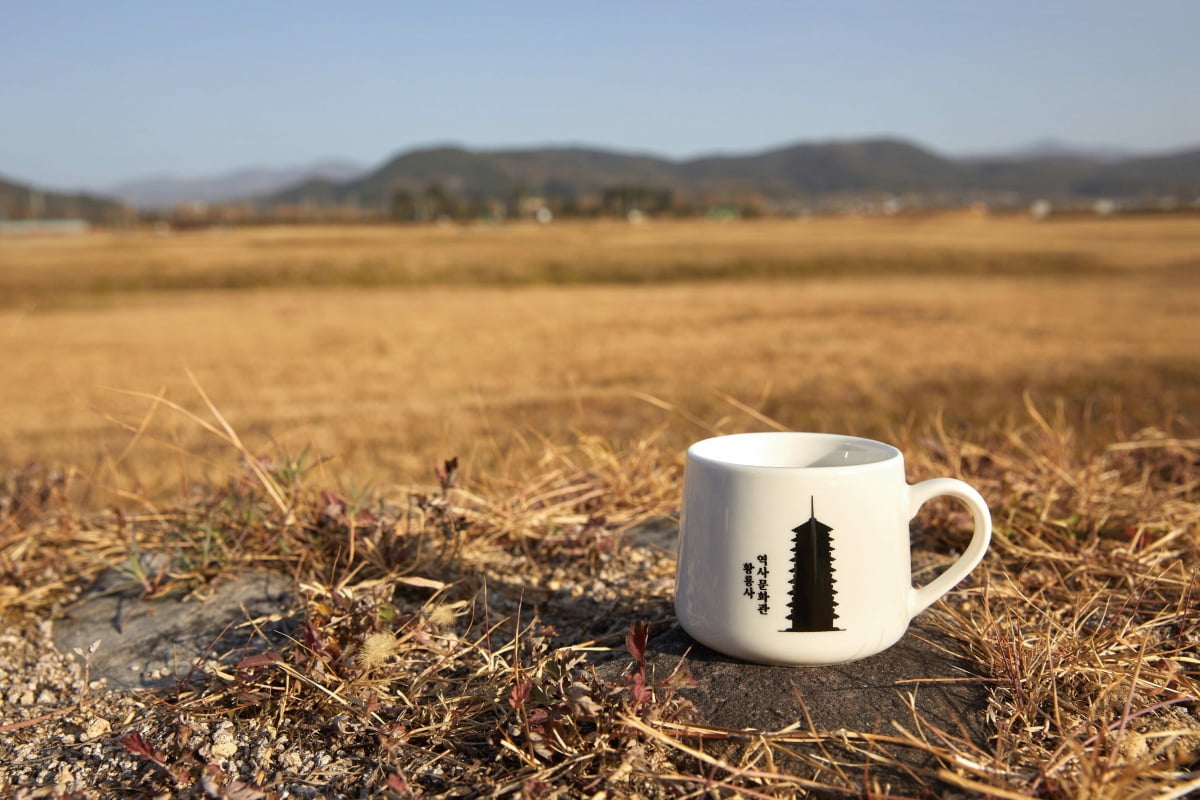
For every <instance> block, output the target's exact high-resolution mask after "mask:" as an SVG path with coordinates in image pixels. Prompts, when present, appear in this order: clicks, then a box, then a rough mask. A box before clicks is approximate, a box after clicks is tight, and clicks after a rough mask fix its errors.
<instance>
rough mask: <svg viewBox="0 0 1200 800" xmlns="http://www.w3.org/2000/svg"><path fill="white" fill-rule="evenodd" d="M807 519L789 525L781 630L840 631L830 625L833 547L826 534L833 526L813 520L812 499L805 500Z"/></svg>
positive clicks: (815, 514) (832, 607)
mask: <svg viewBox="0 0 1200 800" xmlns="http://www.w3.org/2000/svg"><path fill="white" fill-rule="evenodd" d="M809 507H810V509H811V511H810V513H809V517H808V521H807V522H804V523H801V524H800V525H797V526H796V527H795V528H792V533H793V534H795V536H793V537H792V579H791V580H790V581H788V582H789V583H790V584H791V585H792V588H791V591H790V592H789V596H790V601H789V602H788V608H789V609H790V610H791V613H790V614H788V616H787V618H788V619H789V620H791V623H792V624H791V626H790V627H788V628H785V629H784V630H785V631H792V632H813V631H840V630H842V628H839V627H837V626H836V625H834V624H833V621H834V620H835V619H836V618H837V613H836V612H835V611H834V608H836V607H837V601H836V600H834V599H833V596H834V595H835V594H837V590H836V589H834V588H833V584H834V582H835V581H834V578H833V546H832V545H831V544H830V540H829V533H830V531H832V530H833V528H831V527H829V526H828V525H826V524H825V523H823V522H821V521H820V520H818V519H817V512H816V498H811V499H810V501H809Z"/></svg>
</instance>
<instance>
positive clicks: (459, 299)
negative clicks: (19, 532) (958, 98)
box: [0, 218, 1200, 499]
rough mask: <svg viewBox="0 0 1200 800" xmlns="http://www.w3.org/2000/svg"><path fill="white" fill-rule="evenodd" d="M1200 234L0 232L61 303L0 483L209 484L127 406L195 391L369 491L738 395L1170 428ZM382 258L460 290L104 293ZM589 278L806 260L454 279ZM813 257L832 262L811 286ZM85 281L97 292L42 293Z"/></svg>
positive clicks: (171, 430)
mask: <svg viewBox="0 0 1200 800" xmlns="http://www.w3.org/2000/svg"><path fill="white" fill-rule="evenodd" d="M1197 237H1200V222H1198V221H1197V220H1193V219H1190V218H1179V219H1175V220H1169V219H1168V220H1136V219H1135V220H1115V221H1080V222H1062V223H1052V224H1045V225H1036V224H1033V223H1029V222H1027V221H1024V220H1018V219H1000V220H971V219H965V218H933V219H921V220H883V221H863V220H842V221H838V220H830V221H824V220H821V221H813V222H809V223H801V222H787V223H784V222H762V223H753V224H745V225H729V224H706V223H690V224H682V223H671V224H663V225H658V224H655V225H647V226H643V227H640V228H639V227H635V226H616V225H612V224H597V225H571V226H561V227H558V226H551V227H550V228H548V229H541V228H534V227H521V226H516V227H512V228H489V229H482V230H478V231H476V230H474V229H459V228H453V229H438V228H431V229H429V228H417V229H400V230H393V229H379V228H350V229H332V230H322V229H316V230H309V229H295V230H292V229H280V230H270V231H258V230H251V231H246V232H232V233H212V234H188V235H180V236H177V237H154V236H152V235H149V234H136V235H135V234H98V235H97V236H96V237H81V238H77V239H58V240H47V239H30V240H4V241H0V277H2V278H3V279H5V280H9V281H10V282H16V283H22V282H24V283H23V285H25V286H26V288H27V289H28V288H29V287H31V286H32V287H33V288H31V289H29V291H30V292H32V293H33V294H32V295H31V296H35V297H37V298H40V299H38V301H37V302H43V303H45V304H48V307H46V308H39V307H10V308H8V309H6V310H0V347H3V349H4V351H5V353H6V354H7V356H6V357H7V362H8V371H9V373H10V374H12V375H16V376H19V380H18V381H16V382H8V383H6V385H5V386H4V388H3V389H2V390H0V409H3V413H4V418H5V425H4V426H3V428H2V429H0V466H20V465H23V464H25V463H27V462H28V461H30V460H34V459H39V460H44V461H48V462H54V463H63V462H68V463H73V464H75V465H76V466H77V467H78V468H79V469H80V470H81V471H82V472H83V473H85V474H87V475H89V476H94V477H95V478H96V480H97V481H98V482H99V484H100V486H101V489H98V491H101V490H102V491H103V494H104V495H105V496H107V495H108V494H109V493H110V490H111V489H112V488H117V489H120V490H122V491H127V492H132V493H135V494H140V495H146V496H149V497H151V498H155V499H158V498H161V497H162V493H163V492H164V491H165V490H167V489H168V488H176V487H180V486H186V485H188V483H190V481H191V480H193V479H200V480H201V481H203V480H205V479H208V478H211V474H205V473H203V472H202V473H200V474H194V473H193V472H189V473H187V474H181V469H182V467H181V466H180V464H179V461H178V459H177V458H176V457H175V456H174V455H173V453H174V452H176V450H179V449H182V450H184V451H187V452H192V453H197V452H199V453H209V452H215V451H213V450H211V449H210V445H209V443H208V442H207V441H206V440H205V439H204V438H200V437H197V436H196V432H195V430H194V429H191V428H189V427H187V426H180V425H178V424H177V423H176V422H175V421H173V420H171V419H170V418H169V417H168V418H161V419H160V418H158V417H156V418H155V419H154V420H152V421H151V424H149V426H148V427H147V429H146V430H145V431H144V432H143V435H144V437H145V438H146V439H147V440H149V439H155V440H159V441H161V442H164V444H163V446H160V447H152V446H147V445H143V446H140V447H135V448H132V449H129V448H128V445H129V442H130V437H131V434H132V433H133V432H134V431H137V430H139V428H140V427H141V426H142V423H143V421H144V418H145V415H146V413H147V409H148V408H150V406H151V404H150V403H148V402H147V401H146V400H145V398H137V397H133V398H131V397H126V396H122V395H119V394H117V393H116V392H114V391H111V390H110V389H117V390H130V391H135V392H141V393H145V394H150V395H157V394H159V393H160V392H165V396H166V397H168V398H170V399H174V400H177V401H179V402H188V403H193V405H192V406H191V407H192V408H193V409H195V408H197V406H196V405H195V404H194V402H193V399H192V395H191V393H190V390H189V388H188V385H187V378H186V371H187V370H191V371H192V372H193V373H194V374H195V375H196V376H197V377H198V378H199V380H200V382H201V383H202V385H204V386H205V387H206V388H207V390H208V391H209V392H210V393H211V394H212V396H213V397H214V399H215V400H216V401H217V402H218V403H219V404H220V406H221V408H222V409H223V410H224V412H225V413H226V414H227V415H228V416H229V418H230V420H231V421H232V422H233V423H234V424H235V425H236V426H237V427H238V429H239V430H241V431H242V432H243V434H244V435H245V436H246V437H247V439H248V441H250V442H252V443H253V444H254V445H255V449H256V451H258V452H262V451H264V450H266V449H268V448H270V447H272V445H271V443H270V442H271V441H272V440H273V441H275V442H277V443H278V445H279V447H280V448H282V450H283V451H285V452H286V453H291V454H293V455H294V454H296V453H298V452H299V451H301V450H302V449H304V448H305V447H306V446H307V447H311V452H312V453H313V454H314V456H319V457H336V458H337V459H338V463H337V464H336V465H333V466H331V469H333V470H335V472H336V474H338V475H340V476H342V477H343V478H345V479H347V480H349V479H351V478H352V479H353V480H356V481H358V482H359V483H360V484H379V483H395V482H399V483H409V482H412V481H414V480H424V478H425V476H427V475H428V474H429V470H430V465H431V464H433V463H435V462H436V460H437V459H439V458H443V457H446V456H448V455H459V456H461V457H462V459H463V462H464V465H465V466H464V469H466V470H468V471H469V472H479V473H480V474H495V473H497V472H510V471H512V470H514V469H515V470H518V471H519V469H521V468H524V467H527V466H529V465H530V464H531V463H532V462H533V461H534V460H536V457H537V455H538V454H539V453H540V449H541V447H540V442H539V441H538V438H539V437H541V436H549V437H551V438H552V439H555V440H561V439H562V438H563V437H564V436H569V435H570V434H571V432H572V431H577V430H582V431H586V432H588V433H594V434H599V435H603V436H606V437H608V438H611V439H613V440H614V441H617V442H621V441H629V440H632V439H636V438H638V437H640V436H642V435H644V434H645V432H646V431H647V430H649V429H653V428H655V427H656V426H659V425H664V424H666V423H668V422H670V421H672V420H676V422H677V420H678V417H677V416H675V415H672V414H666V413H664V412H663V411H662V409H661V408H659V407H657V406H655V405H653V404H650V403H648V402H646V401H644V400H642V399H637V398H639V397H647V396H648V397H652V398H658V399H660V400H662V401H665V402H666V403H667V404H669V405H670V406H671V407H673V408H676V409H679V410H681V411H682V412H684V413H686V414H688V415H691V416H694V417H698V418H701V419H703V420H705V422H706V423H707V424H716V425H721V424H742V423H743V422H744V421H745V420H747V419H748V417H746V416H745V415H744V414H743V413H741V412H740V411H738V410H737V409H736V408H735V406H734V405H731V404H730V403H729V402H726V401H725V400H724V399H722V396H723V395H730V396H732V397H733V398H735V399H736V400H737V401H739V402H741V403H744V404H748V405H749V406H752V407H754V408H757V409H760V410H762V411H764V412H765V413H768V414H769V415H771V416H772V417H775V418H777V419H780V420H781V421H782V422H783V423H784V424H787V425H789V426H791V427H795V428H815V427H823V428H838V429H842V430H852V431H855V432H863V433H868V434H878V435H884V434H886V433H887V431H886V430H883V429H882V428H883V427H884V424H881V421H883V423H886V424H895V423H896V422H900V423H901V424H902V423H903V420H904V419H905V418H906V417H907V416H908V415H909V414H915V415H917V416H927V415H929V414H932V413H935V412H937V411H938V410H939V409H942V410H944V411H945V413H946V414H948V415H949V419H950V421H951V423H952V424H958V423H964V424H970V425H980V424H988V422H989V421H990V420H998V421H1003V418H1004V416H1005V415H1006V414H1007V413H1008V412H1009V409H1010V408H1011V406H1012V398H1013V397H1015V396H1019V395H1020V393H1021V391H1022V390H1026V389H1029V390H1033V391H1035V392H1041V391H1042V390H1045V392H1046V393H1048V394H1060V395H1066V396H1071V397H1078V398H1084V397H1087V398H1091V399H1092V400H1093V401H1094V402H1097V403H1098V404H1099V405H1100V406H1101V407H1103V408H1106V409H1107V407H1108V406H1110V405H1111V404H1112V403H1114V402H1117V401H1118V400H1119V401H1121V402H1124V403H1125V405H1126V408H1125V411H1126V413H1127V414H1129V415H1130V417H1131V418H1132V419H1133V420H1134V421H1135V422H1138V423H1141V424H1150V423H1158V422H1160V420H1159V419H1158V417H1157V416H1156V415H1157V414H1158V413H1160V411H1161V410H1162V409H1163V408H1166V409H1167V410H1168V411H1169V409H1170V406H1171V402H1172V400H1173V401H1174V403H1175V405H1176V406H1181V405H1187V404H1188V403H1190V402H1192V401H1194V400H1196V399H1197V398H1198V397H1200V387H1198V385H1197V380H1196V376H1197V374H1198V372H1200V371H1198V370H1197V355H1196V354H1197V353H1200V334H1198V333H1197V325H1196V321H1197V314H1196V309H1197V308H1198V307H1200V279H1198V278H1197V272H1196V271H1195V270H1194V269H1188V268H1186V267H1185V266H1179V265H1180V264H1186V263H1189V261H1188V260H1189V258H1190V259H1192V260H1193V261H1192V263H1194V259H1196V258H1200V241H1197ZM126 250H128V253H126ZM375 250H377V251H379V252H384V253H390V254H391V256H390V257H392V258H395V259H399V260H401V261H405V263H407V260H412V261H413V262H414V263H416V262H420V263H426V262H428V263H435V262H436V263H438V264H441V265H442V266H443V267H444V269H445V271H446V274H447V275H454V276H457V277H456V278H453V279H452V278H448V277H445V275H443V278H441V279H438V281H434V285H425V286H420V287H414V286H404V285H391V286H385V287H382V288H375V289H372V290H364V289H361V288H357V289H356V288H349V287H347V286H345V285H333V286H329V287H326V288H321V289H317V288H313V287H306V286H295V285H287V286H280V287H274V288H260V289H256V290H248V291H211V290H195V289H187V290H179V291H158V292H148V291H147V292H143V291H136V292H113V293H108V294H104V293H99V294H97V293H95V292H87V291H84V290H85V289H86V288H87V287H88V286H89V285H91V283H92V282H94V281H95V280H101V279H103V280H108V279H110V278H112V279H114V280H115V277H114V276H117V275H119V274H121V270H123V269H127V270H129V271H130V272H129V274H130V275H138V274H141V273H143V272H147V271H149V272H154V271H155V270H156V269H159V267H156V266H155V265H156V264H163V265H168V266H162V267H161V269H163V270H167V271H169V272H170V271H176V270H177V271H179V273H180V274H183V275H191V274H195V275H199V276H202V277H203V276H209V277H214V276H220V275H222V274H225V273H230V274H232V273H233V272H239V271H243V270H244V271H248V272H250V273H254V272H255V271H256V270H260V269H268V268H270V265H271V264H276V263H278V264H283V265H285V266H286V268H287V269H288V270H294V271H297V274H298V272H299V271H302V270H303V269H304V264H306V263H310V262H311V263H322V259H324V258H326V257H328V258H330V259H334V261H332V262H330V263H331V264H334V266H331V267H330V270H331V274H332V275H333V276H334V277H333V278H331V279H330V280H331V282H332V283H334V284H337V283H338V280H340V279H337V278H336V276H337V275H338V274H339V273H338V271H337V270H338V267H337V266H336V264H338V263H342V261H345V262H346V263H350V262H352V261H353V260H354V259H359V258H369V257H370V256H369V255H365V254H369V253H371V252H374V251H375ZM864 253H868V254H870V256H869V257H868V256H864V255H862V254H864ZM123 254H124V255H123ZM1138 254H1141V256H1142V260H1140V261H1139V260H1138V259H1137V258H1136V257H1135V256H1136V255H1138ZM589 257H590V258H591V259H592V260H593V261H594V262H595V263H596V264H598V265H600V266H597V267H596V269H597V270H599V272H597V275H601V276H603V275H607V276H609V277H611V275H612V271H613V270H616V271H617V272H620V271H622V270H625V271H639V270H646V269H649V268H651V266H652V265H654V264H660V263H671V264H676V265H683V266H684V267H687V269H686V270H685V274H694V273H695V272H697V271H701V272H702V271H703V270H704V269H705V265H706V264H707V265H714V264H716V265H720V264H724V265H725V266H726V267H729V271H728V273H722V274H736V273H737V271H738V269H741V267H739V266H738V265H739V264H743V265H753V264H761V263H779V264H783V263H785V262H786V261H787V259H788V258H791V259H793V261H795V262H796V263H797V264H799V265H800V267H797V269H798V270H800V271H799V272H796V273H792V274H790V276H787V273H786V271H784V273H781V274H782V275H784V276H781V277H774V278H763V277H754V276H755V275H756V274H757V273H755V271H754V270H753V269H751V268H750V267H746V268H745V270H746V274H749V275H750V276H751V277H744V276H743V277H742V278H741V279H737V280H734V279H732V278H729V279H726V280H721V281H660V282H657V283H649V284H642V285H636V286H635V285H619V286H613V285H603V284H600V285H598V284H596V283H588V282H586V281H585V282H582V283H578V284H574V285H568V286H561V285H560V286H521V287H507V288H501V287H495V286H491V287H489V286H479V285H464V284H463V283H461V282H460V283H455V281H466V282H467V283H468V284H469V283H470V281H471V280H474V279H472V278H470V275H469V270H468V274H467V275H466V276H464V275H462V274H459V273H458V272H456V270H460V269H466V268H467V267H469V265H470V264H471V263H477V262H478V263H482V261H481V259H482V260H486V261H487V262H488V263H491V264H494V265H497V269H502V270H504V271H506V272H507V273H511V274H512V275H514V276H524V278H523V280H536V279H537V278H538V276H539V275H541V274H542V271H543V270H542V268H543V267H545V265H546V264H551V263H560V262H561V263H568V262H567V260H568V259H571V258H579V259H581V260H586V259H587V258H589ZM819 258H825V259H827V263H826V266H825V267H822V268H821V269H818V270H815V271H811V270H810V271H807V272H806V271H804V270H805V269H807V268H805V267H804V265H805V264H810V263H812V260H813V259H818V260H819ZM337 259H341V260H342V261H338V260H337ZM588 263H590V262H588ZM872 264H873V265H874V267H872V268H869V269H868V268H866V267H867V266H870V265H872ZM1064 264H1073V265H1075V267H1072V268H1070V269H1065V268H1064V267H1063V265H1064ZM731 265H732V266H731ZM864 265H866V266H864ZM881 265H882V266H883V267H886V269H882V268H881ZM989 265H990V266H989ZM997 265H1000V266H1005V269H993V267H996V266H997ZM1171 265H1175V266H1171ZM441 268H442V267H439V269H441ZM681 268H682V267H681ZM414 269H415V268H414ZM67 270H71V271H72V275H73V276H74V277H73V278H72V281H71V282H69V283H68V284H66V285H68V286H77V287H81V289H80V291H79V292H76V293H72V292H71V291H69V290H68V291H65V292H64V291H62V290H59V289H51V288H50V287H56V286H61V285H63V284H62V278H61V276H62V275H63V274H65V273H66V272H67ZM604 270H608V272H605V271H604ZM131 280H134V279H131ZM298 280H299V279H296V280H293V281H292V283H293V284H294V283H295V282H297V281H298ZM442 280H445V281H450V283H451V284H452V285H444V284H443V283H440V282H439V281H442ZM597 280H599V278H597ZM138 281H140V278H139V279H136V280H134V283H137V282H138ZM300 282H301V283H302V282H303V281H300ZM180 285H181V286H184V287H186V286H188V285H190V284H189V283H188V281H183V282H182V283H181V284H180ZM68 301H69V302H68ZM813 387H819V389H817V390H816V391H814V388H813ZM818 394H819V395H820V396H816V395H818ZM1150 406H1153V408H1151V407H1150ZM726 416H728V417H730V419H729V420H727V421H726V422H724V423H722V422H721V419H722V418H723V417H726ZM110 417H112V418H116V420H118V421H119V423H120V424H114V423H113V422H112V420H111V419H109V418H110ZM122 425H123V426H125V427H122ZM702 432H703V429H702V428H700V427H695V426H688V425H684V424H673V425H672V426H671V428H670V430H669V432H668V435H669V436H671V437H673V438H672V439H671V443H672V444H674V445H676V446H678V445H682V444H684V443H685V442H686V441H687V439H688V438H690V437H693V436H694V435H696V434H698V433H702ZM127 451H128V452H127ZM126 452H127V457H126V458H125V459H124V461H123V462H122V463H121V464H120V465H119V466H120V469H117V466H118V465H117V464H115V462H117V461H119V460H120V459H121V456H122V454H123V453H126ZM195 469H196V466H195V464H191V465H190V466H189V470H195Z"/></svg>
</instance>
